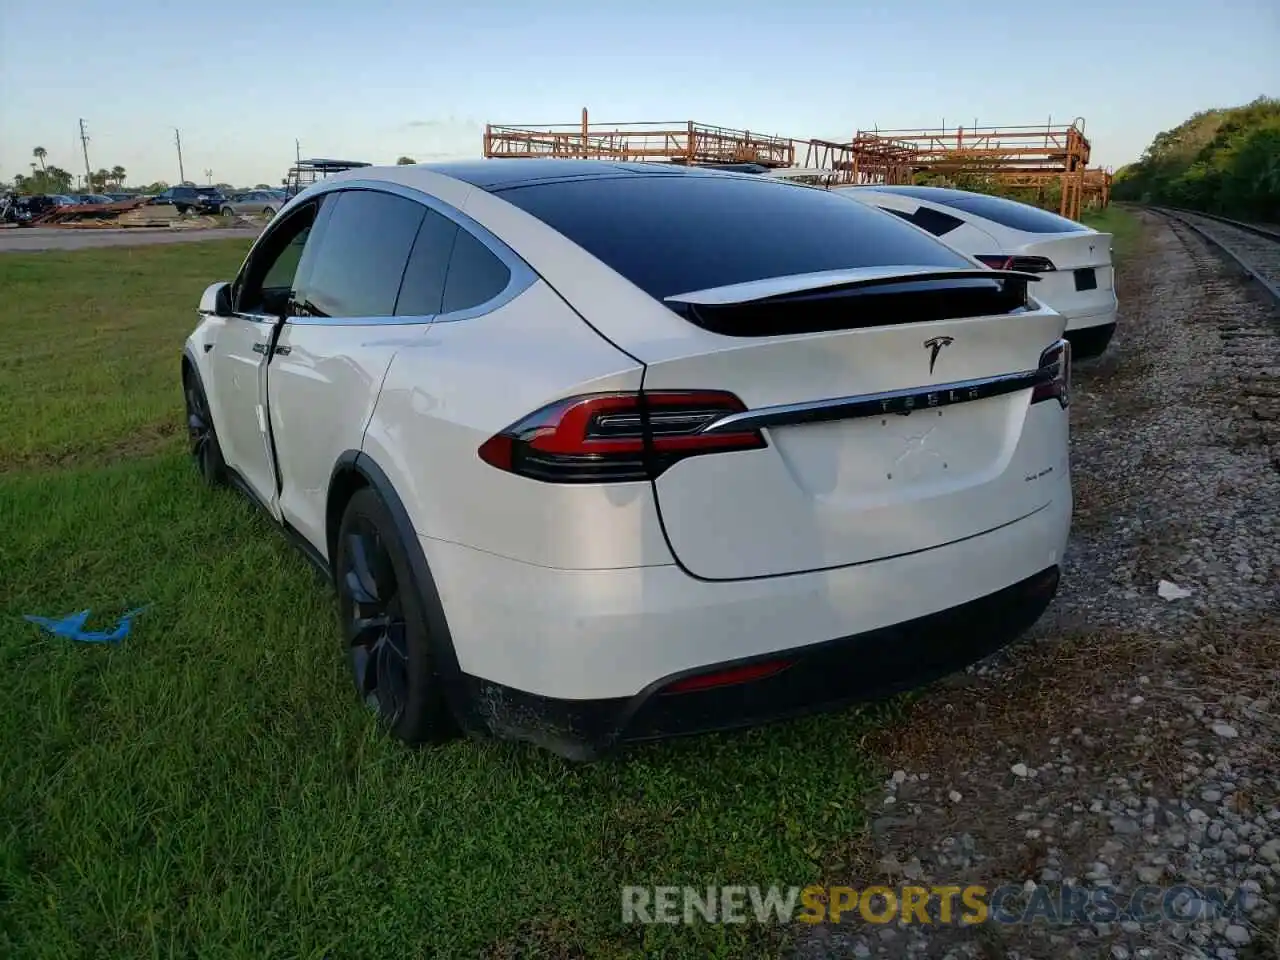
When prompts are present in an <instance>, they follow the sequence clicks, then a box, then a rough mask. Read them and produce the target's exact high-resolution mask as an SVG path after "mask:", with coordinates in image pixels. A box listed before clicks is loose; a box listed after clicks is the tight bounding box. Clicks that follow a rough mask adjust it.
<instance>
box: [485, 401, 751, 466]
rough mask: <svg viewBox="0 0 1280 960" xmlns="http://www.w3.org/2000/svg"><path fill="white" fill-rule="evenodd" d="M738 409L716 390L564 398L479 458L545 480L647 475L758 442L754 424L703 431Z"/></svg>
mask: <svg viewBox="0 0 1280 960" xmlns="http://www.w3.org/2000/svg"><path fill="white" fill-rule="evenodd" d="M744 410H746V406H745V405H744V404H743V403H742V401H741V400H739V399H738V398H737V397H735V396H734V395H733V394H731V393H725V392H722V391H718V390H659V391H653V392H646V393H597V394H590V395H587V396H581V397H570V398H568V399H566V400H559V401H557V402H555V403H552V404H549V405H547V406H545V407H543V408H542V409H541V410H538V411H536V412H534V413H531V414H529V416H527V417H525V418H524V419H522V420H519V421H517V422H516V423H513V424H512V425H511V426H509V427H507V429H505V430H503V431H502V432H501V433H499V434H497V435H496V436H493V437H491V438H489V439H488V440H486V441H485V442H484V443H483V444H482V445H481V447H480V450H479V453H480V459H481V460H483V461H484V462H485V463H487V464H489V465H491V466H494V467H497V468H498V469H499V470H506V471H508V472H510V473H516V474H519V475H521V476H524V477H529V478H530V479H533V480H542V481H544V482H546V483H608V482H613V483H618V482H624V481H635V480H651V479H653V478H654V477H656V476H658V475H659V474H660V473H662V472H663V471H664V470H666V469H667V468H668V467H669V466H671V464H673V463H675V462H676V461H677V460H682V459H684V458H685V457H692V456H697V455H699V454H705V453H716V452H723V451H727V450H756V449H759V448H761V447H764V446H765V445H766V444H765V440H764V437H763V436H762V435H761V434H760V431H758V430H742V431H737V432H726V433H703V432H702V431H703V430H704V429H705V428H706V427H708V426H710V425H711V424H712V423H714V422H715V421H716V420H719V419H720V418H721V417H724V416H726V415H728V414H731V413H741V412H742V411H744Z"/></svg>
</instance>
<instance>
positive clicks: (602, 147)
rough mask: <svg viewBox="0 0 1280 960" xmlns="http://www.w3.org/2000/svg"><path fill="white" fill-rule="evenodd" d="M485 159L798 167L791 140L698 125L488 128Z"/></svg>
mask: <svg viewBox="0 0 1280 960" xmlns="http://www.w3.org/2000/svg"><path fill="white" fill-rule="evenodd" d="M484 155H485V156H486V157H578V158H583V159H595V160H666V161H668V162H674V163H687V164H696V163H758V164H760V165H762V166H766V167H789V166H793V165H794V164H795V144H794V142H793V141H792V140H791V139H789V138H787V137H779V136H769V135H765V134H759V133H752V132H751V131H749V130H732V129H729V128H728V127H717V126H714V125H712V124H707V123H698V122H696V121H693V120H686V121H678V122H674V123H591V122H590V121H589V118H588V115H587V110H586V108H585V107H584V108H583V110H582V122H581V123H578V124H563V123H562V124H546V125H543V126H512V125H507V124H496V123H489V124H485V128H484Z"/></svg>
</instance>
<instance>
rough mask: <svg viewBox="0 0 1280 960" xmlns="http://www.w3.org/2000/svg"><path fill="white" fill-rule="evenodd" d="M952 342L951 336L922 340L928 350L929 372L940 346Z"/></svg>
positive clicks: (935, 361) (947, 345)
mask: <svg viewBox="0 0 1280 960" xmlns="http://www.w3.org/2000/svg"><path fill="white" fill-rule="evenodd" d="M953 343H955V340H954V339H952V338H951V337H934V338H933V339H932V340H926V341H925V342H924V345H925V349H927V350H928V351H929V373H933V365H934V364H935V363H937V362H938V354H939V353H941V352H942V348H943V347H949V346H951V344H953Z"/></svg>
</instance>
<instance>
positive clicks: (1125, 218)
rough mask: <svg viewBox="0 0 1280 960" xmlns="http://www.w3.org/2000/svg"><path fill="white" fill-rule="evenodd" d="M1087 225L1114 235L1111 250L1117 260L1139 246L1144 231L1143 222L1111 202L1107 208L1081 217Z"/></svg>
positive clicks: (1123, 257)
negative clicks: (1139, 239)
mask: <svg viewBox="0 0 1280 960" xmlns="http://www.w3.org/2000/svg"><path fill="white" fill-rule="evenodd" d="M1080 222H1081V223H1083V224H1084V225H1085V226H1087V227H1093V229H1095V230H1098V231H1100V232H1102V233H1109V234H1111V235H1112V236H1113V237H1114V240H1112V243H1111V250H1112V253H1113V255H1114V257H1115V259H1116V260H1124V259H1125V258H1126V257H1128V256H1129V255H1130V254H1131V253H1133V251H1134V248H1135V247H1136V246H1137V243H1138V237H1139V235H1140V234H1141V233H1142V224H1141V223H1140V222H1139V221H1138V218H1137V217H1135V216H1134V215H1133V214H1132V213H1131V212H1130V211H1128V210H1126V209H1125V208H1124V207H1118V206H1116V205H1115V204H1111V205H1110V206H1108V207H1107V208H1106V209H1105V210H1098V211H1092V210H1091V211H1087V212H1086V213H1085V214H1084V216H1082V217H1081V218H1080Z"/></svg>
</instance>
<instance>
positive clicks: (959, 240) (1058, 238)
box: [835, 184, 1116, 358]
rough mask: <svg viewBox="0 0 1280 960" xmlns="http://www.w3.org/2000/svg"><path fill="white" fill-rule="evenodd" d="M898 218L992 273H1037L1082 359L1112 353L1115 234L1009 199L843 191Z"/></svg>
mask: <svg viewBox="0 0 1280 960" xmlns="http://www.w3.org/2000/svg"><path fill="white" fill-rule="evenodd" d="M835 190H836V192H837V193H842V194H844V195H845V196H850V197H854V198H855V199H858V200H862V201H863V202H865V203H872V204H875V205H876V206H877V207H880V208H881V209H883V210H888V211H889V212H890V213H894V214H897V215H898V216H900V217H902V218H903V219H904V220H909V221H911V222H912V223H914V224H915V225H916V226H918V227H923V228H924V229H925V230H928V231H929V232H930V233H932V234H933V235H934V236H935V237H941V238H943V239H944V240H945V241H946V242H947V243H948V244H949V245H951V246H953V247H955V248H956V249H957V250H960V251H961V252H963V253H967V254H969V256H971V257H975V258H976V259H978V260H980V261H982V262H983V263H985V264H987V265H988V266H990V267H995V268H997V269H1004V270H1021V271H1024V272H1029V273H1035V274H1038V275H1039V277H1040V283H1038V284H1037V285H1036V287H1035V296H1036V299H1037V300H1040V301H1041V302H1043V303H1045V304H1047V305H1048V306H1050V307H1052V308H1053V309H1055V310H1057V311H1058V312H1059V313H1061V314H1062V315H1063V316H1064V317H1066V319H1067V332H1066V338H1067V339H1068V340H1070V341H1071V346H1072V348H1073V349H1074V351H1075V356H1076V357H1077V358H1081V357H1094V356H1098V355H1099V354H1101V353H1102V352H1103V351H1105V350H1106V349H1107V344H1108V343H1110V342H1111V337H1112V335H1113V334H1114V333H1115V330H1116V293H1115V284H1114V278H1115V277H1114V271H1113V269H1112V265H1111V234H1109V233H1099V232H1098V231H1097V230H1094V229H1092V228H1091V227H1086V226H1084V225H1083V224H1081V223H1076V222H1075V221H1074V220H1068V219H1066V218H1065V217H1060V216H1058V215H1057V214H1056V213H1049V212H1048V211H1046V210H1041V209H1039V208H1038V207H1033V206H1031V205H1029V204H1026V203H1019V202H1018V201H1016V200H1007V199H1005V198H1003V197H991V196H987V195H986V194H981V193H972V192H970V191H968V190H951V189H948V188H945V187H913V186H882V185H878V184H877V185H875V186H859V187H836V188H835Z"/></svg>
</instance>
